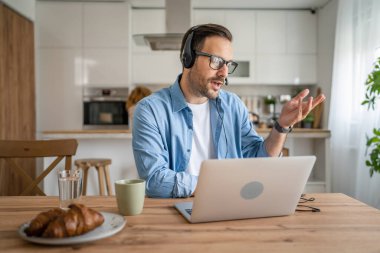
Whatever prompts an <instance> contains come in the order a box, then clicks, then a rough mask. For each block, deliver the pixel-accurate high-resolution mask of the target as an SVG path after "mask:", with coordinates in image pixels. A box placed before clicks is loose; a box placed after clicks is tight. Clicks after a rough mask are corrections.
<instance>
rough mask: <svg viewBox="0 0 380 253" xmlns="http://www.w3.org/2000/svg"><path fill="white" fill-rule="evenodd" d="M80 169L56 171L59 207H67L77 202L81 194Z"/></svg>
mask: <svg viewBox="0 0 380 253" xmlns="http://www.w3.org/2000/svg"><path fill="white" fill-rule="evenodd" d="M82 174H83V172H82V170H81V169H71V170H59V171H58V188H59V207H60V208H62V209H68V207H69V205H70V204H72V203H78V202H79V201H80V197H81V195H82V188H83V187H82Z"/></svg>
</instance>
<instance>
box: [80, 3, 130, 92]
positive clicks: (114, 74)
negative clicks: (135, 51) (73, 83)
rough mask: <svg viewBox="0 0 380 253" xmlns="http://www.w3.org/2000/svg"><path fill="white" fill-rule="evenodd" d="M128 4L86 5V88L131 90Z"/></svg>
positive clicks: (84, 40) (84, 60)
mask: <svg viewBox="0 0 380 253" xmlns="http://www.w3.org/2000/svg"><path fill="white" fill-rule="evenodd" d="M129 12H130V6H129V4H126V3H83V84H84V85H86V86H93V87H127V86H128V84H129V83H130V79H129V74H128V73H129V36H130V34H129V30H130V28H129V23H130V22H129V16H130V14H129Z"/></svg>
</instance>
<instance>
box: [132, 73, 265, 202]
mask: <svg viewBox="0 0 380 253" xmlns="http://www.w3.org/2000/svg"><path fill="white" fill-rule="evenodd" d="M180 78H181V75H180V76H179V77H178V78H177V80H176V82H175V83H174V84H173V85H172V86H170V87H169V88H165V89H162V90H160V91H158V92H156V93H154V94H152V95H151V96H149V97H146V98H144V99H143V100H141V101H140V102H139V103H138V104H137V106H136V110H135V113H134V119H133V122H134V124H133V133H132V134H133V141H132V145H133V153H134V157H135V162H136V166H137V170H138V173H139V176H140V177H141V178H143V179H145V180H146V194H147V195H148V196H150V197H160V198H171V197H174V198H176V197H188V196H190V195H191V194H192V192H193V191H194V189H195V187H196V184H197V180H198V177H197V176H193V175H190V174H188V173H186V172H185V171H186V169H187V167H188V163H189V159H190V153H191V148H192V137H193V121H192V118H193V115H192V112H191V109H190V108H189V107H188V105H187V103H186V100H185V97H184V95H183V93H182V90H181V88H180V86H179V80H180ZM210 110H211V111H210V117H211V133H212V139H213V142H214V150H215V153H216V154H215V155H216V157H217V159H224V158H246V157H265V156H268V153H267V152H266V150H265V147H264V140H263V138H262V137H260V136H258V135H257V133H256V132H255V130H254V129H253V128H252V125H251V122H250V121H249V117H248V111H247V109H246V107H245V106H244V105H243V103H242V101H241V100H240V99H239V97H238V96H236V95H235V94H233V93H230V92H227V91H224V90H220V91H219V97H218V98H217V99H214V100H210Z"/></svg>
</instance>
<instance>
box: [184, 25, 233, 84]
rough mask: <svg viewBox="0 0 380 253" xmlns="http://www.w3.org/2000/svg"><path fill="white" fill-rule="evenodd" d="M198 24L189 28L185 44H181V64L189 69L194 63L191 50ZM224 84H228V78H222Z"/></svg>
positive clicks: (194, 56)
mask: <svg viewBox="0 0 380 253" xmlns="http://www.w3.org/2000/svg"><path fill="white" fill-rule="evenodd" d="M198 27H199V25H196V26H194V27H192V28H191V30H190V33H189V35H187V38H186V41H185V45H184V46H183V52H182V57H181V60H182V64H183V67H185V68H187V69H189V68H191V67H192V66H193V65H194V62H195V58H196V55H195V51H194V50H193V37H194V32H195V30H197V29H198ZM224 85H226V86H227V85H228V80H227V78H225V79H224Z"/></svg>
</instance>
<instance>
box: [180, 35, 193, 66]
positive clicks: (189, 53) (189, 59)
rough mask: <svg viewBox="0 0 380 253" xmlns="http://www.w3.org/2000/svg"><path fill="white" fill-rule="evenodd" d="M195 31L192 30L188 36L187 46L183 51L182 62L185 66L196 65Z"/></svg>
mask: <svg viewBox="0 0 380 253" xmlns="http://www.w3.org/2000/svg"><path fill="white" fill-rule="evenodd" d="M193 35H194V31H192V32H191V33H190V34H189V36H187V38H186V42H185V46H184V49H183V53H182V64H183V66H184V67H185V68H187V69H189V68H191V67H192V66H193V65H194V62H195V52H194V50H193V49H192V43H191V42H192V40H193Z"/></svg>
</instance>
